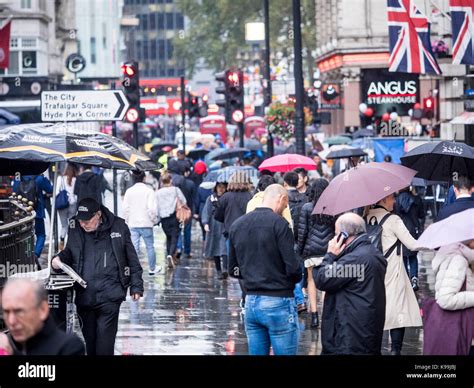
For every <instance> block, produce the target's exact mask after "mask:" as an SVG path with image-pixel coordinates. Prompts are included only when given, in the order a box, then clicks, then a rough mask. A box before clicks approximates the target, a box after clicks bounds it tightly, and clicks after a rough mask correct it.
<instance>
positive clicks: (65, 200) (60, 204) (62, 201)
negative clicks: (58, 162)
mask: <svg viewBox="0 0 474 388" xmlns="http://www.w3.org/2000/svg"><path fill="white" fill-rule="evenodd" d="M55 206H56V209H58V210H62V209H66V208H68V207H69V197H68V194H67V190H66V187H65V185H64V177H63V178H62V180H61V190H59V193H58V194H56V199H55Z"/></svg>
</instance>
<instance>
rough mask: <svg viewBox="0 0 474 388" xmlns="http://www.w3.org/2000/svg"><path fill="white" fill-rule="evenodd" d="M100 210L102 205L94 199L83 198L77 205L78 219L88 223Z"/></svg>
mask: <svg viewBox="0 0 474 388" xmlns="http://www.w3.org/2000/svg"><path fill="white" fill-rule="evenodd" d="M99 210H100V204H99V203H98V202H97V201H96V200H95V199H94V198H83V199H81V200H80V201H79V203H78V204H77V213H76V218H77V219H78V220H79V221H88V220H90V219H91V218H92V217H94V214H95V213H97V212H98V211H99Z"/></svg>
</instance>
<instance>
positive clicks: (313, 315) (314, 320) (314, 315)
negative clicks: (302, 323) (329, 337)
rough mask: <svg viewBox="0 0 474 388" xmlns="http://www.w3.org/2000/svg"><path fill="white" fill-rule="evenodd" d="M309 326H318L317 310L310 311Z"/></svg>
mask: <svg viewBox="0 0 474 388" xmlns="http://www.w3.org/2000/svg"><path fill="white" fill-rule="evenodd" d="M311 327H319V316H318V312H317V311H316V312H315V313H311Z"/></svg>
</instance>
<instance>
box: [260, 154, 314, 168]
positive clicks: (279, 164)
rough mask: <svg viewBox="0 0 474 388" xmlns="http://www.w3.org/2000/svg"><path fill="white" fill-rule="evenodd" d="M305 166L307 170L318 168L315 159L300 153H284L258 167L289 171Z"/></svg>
mask: <svg viewBox="0 0 474 388" xmlns="http://www.w3.org/2000/svg"><path fill="white" fill-rule="evenodd" d="M298 167H303V168H304V169H305V170H307V171H309V170H316V163H315V162H314V160H313V159H311V158H308V157H306V156H302V155H298V154H283V155H277V156H273V157H271V158H269V159H267V160H264V161H263V163H262V164H261V165H260V167H259V168H258V169H259V170H260V171H262V170H268V171H272V172H287V171H292V170H294V169H295V168H298Z"/></svg>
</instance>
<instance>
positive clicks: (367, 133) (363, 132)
mask: <svg viewBox="0 0 474 388" xmlns="http://www.w3.org/2000/svg"><path fill="white" fill-rule="evenodd" d="M373 136H375V132H374V130H373V129H368V128H362V129H359V130H357V131H355V132H354V133H353V134H352V137H353V138H354V139H358V138H359V137H373Z"/></svg>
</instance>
